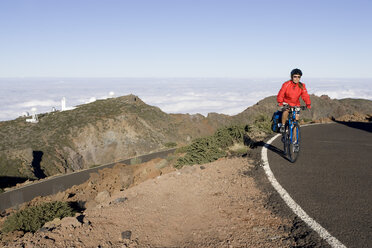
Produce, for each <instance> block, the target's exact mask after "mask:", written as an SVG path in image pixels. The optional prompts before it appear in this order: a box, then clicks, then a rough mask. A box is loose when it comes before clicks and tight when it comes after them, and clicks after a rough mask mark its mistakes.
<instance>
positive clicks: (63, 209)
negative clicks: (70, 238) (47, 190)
mask: <svg viewBox="0 0 372 248" xmlns="http://www.w3.org/2000/svg"><path fill="white" fill-rule="evenodd" d="M74 214H75V211H74V210H73V208H72V207H71V206H70V204H69V203H67V202H48V203H42V204H40V205H37V206H33V207H29V208H26V209H24V210H21V211H19V212H17V213H14V214H12V215H10V216H9V217H8V218H7V219H6V220H5V222H4V225H3V228H2V231H3V232H12V231H16V230H19V231H24V232H35V231H37V230H38V229H40V228H41V227H42V226H43V225H44V224H45V223H46V222H48V221H52V220H53V219H55V218H64V217H67V216H73V215H74Z"/></svg>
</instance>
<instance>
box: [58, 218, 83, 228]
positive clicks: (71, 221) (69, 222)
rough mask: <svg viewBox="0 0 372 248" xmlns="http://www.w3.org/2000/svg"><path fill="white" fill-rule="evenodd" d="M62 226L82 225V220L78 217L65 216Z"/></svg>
mask: <svg viewBox="0 0 372 248" xmlns="http://www.w3.org/2000/svg"><path fill="white" fill-rule="evenodd" d="M61 226H62V227H80V226H81V222H80V221H79V220H78V219H77V218H76V217H65V218H63V220H62V221H61Z"/></svg>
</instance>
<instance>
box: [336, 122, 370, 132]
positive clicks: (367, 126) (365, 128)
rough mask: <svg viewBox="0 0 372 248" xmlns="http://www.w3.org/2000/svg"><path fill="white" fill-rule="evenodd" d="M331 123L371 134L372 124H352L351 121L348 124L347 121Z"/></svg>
mask: <svg viewBox="0 0 372 248" xmlns="http://www.w3.org/2000/svg"><path fill="white" fill-rule="evenodd" d="M333 121H334V122H336V123H339V124H342V125H345V126H348V127H352V128H357V129H360V130H363V131H367V132H370V133H372V122H353V121H350V122H349V121H337V120H333Z"/></svg>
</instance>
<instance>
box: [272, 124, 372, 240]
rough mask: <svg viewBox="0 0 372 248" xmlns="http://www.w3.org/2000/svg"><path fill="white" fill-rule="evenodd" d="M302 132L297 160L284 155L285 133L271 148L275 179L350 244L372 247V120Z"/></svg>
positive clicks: (305, 209)
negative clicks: (288, 158) (291, 159)
mask: <svg viewBox="0 0 372 248" xmlns="http://www.w3.org/2000/svg"><path fill="white" fill-rule="evenodd" d="M301 136H302V139H301V152H300V156H299V158H298V160H297V162H296V163H294V164H292V163H290V162H289V161H287V160H286V159H284V158H283V157H282V154H281V151H282V150H283V144H282V143H281V140H280V137H279V138H277V139H276V140H275V141H274V142H273V143H272V147H270V148H269V150H268V159H269V163H270V167H271V169H272V171H273V173H274V175H275V177H276V179H277V180H278V182H279V183H280V184H281V185H282V187H283V188H284V189H285V190H286V191H287V192H288V193H289V194H290V195H291V197H292V198H293V199H294V200H295V201H296V202H297V203H298V204H299V205H300V206H301V207H302V208H303V210H304V211H305V212H306V213H307V214H308V215H309V216H311V217H312V218H313V219H315V220H316V221H317V222H318V223H319V224H320V225H321V226H323V227H324V228H325V229H327V230H328V232H329V233H330V234H331V235H333V236H334V237H336V238H337V239H338V240H339V241H341V242H342V243H343V244H344V245H345V246H347V247H372V123H334V124H325V125H314V126H306V127H302V128H301ZM276 148H278V149H276Z"/></svg>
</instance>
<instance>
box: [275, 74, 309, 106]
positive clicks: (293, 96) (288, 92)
mask: <svg viewBox="0 0 372 248" xmlns="http://www.w3.org/2000/svg"><path fill="white" fill-rule="evenodd" d="M300 96H301V98H302V100H304V102H305V103H306V106H307V107H308V108H309V107H310V104H311V101H310V96H309V94H308V93H307V90H306V86H305V84H304V83H302V89H301V88H300V86H299V85H298V84H295V83H293V82H292V80H289V81H287V82H285V83H284V84H283V85H282V88H281V89H280V91H279V93H278V96H277V97H276V100H277V101H278V103H279V105H280V106H282V105H283V102H285V103H288V104H289V105H290V106H300Z"/></svg>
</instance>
